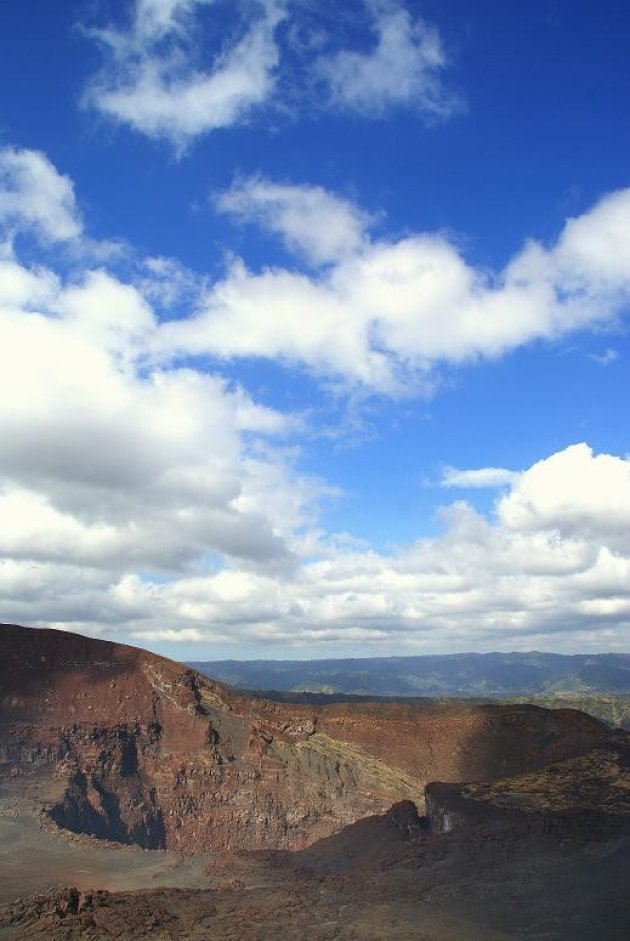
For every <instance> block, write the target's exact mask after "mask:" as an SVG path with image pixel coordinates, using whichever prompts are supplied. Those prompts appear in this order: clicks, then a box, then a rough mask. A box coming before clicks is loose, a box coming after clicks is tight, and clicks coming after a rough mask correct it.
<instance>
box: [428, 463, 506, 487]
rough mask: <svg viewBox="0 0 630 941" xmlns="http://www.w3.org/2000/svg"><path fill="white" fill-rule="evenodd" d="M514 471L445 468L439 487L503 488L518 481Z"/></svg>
mask: <svg viewBox="0 0 630 941" xmlns="http://www.w3.org/2000/svg"><path fill="white" fill-rule="evenodd" d="M518 476H519V475H518V474H517V473H516V472H515V471H511V470H507V469H506V468H505V467H479V468H476V469H475V470H458V469H457V468H456V467H445V468H444V470H443V473H442V480H441V481H440V486H442V487H463V488H466V487H472V488H476V487H491V488H494V487H505V486H507V485H508V484H512V483H514V482H515V481H516V480H517V479H518Z"/></svg>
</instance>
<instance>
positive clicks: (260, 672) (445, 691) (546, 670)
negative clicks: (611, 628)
mask: <svg viewBox="0 0 630 941" xmlns="http://www.w3.org/2000/svg"><path fill="white" fill-rule="evenodd" d="M190 666H191V667H193V668H194V669H195V670H198V671H199V672H200V673H204V674H206V675H207V676H210V677H212V678H214V679H216V680H220V681H221V682H223V683H228V684H230V685H231V686H236V687H238V688H241V689H248V690H265V691H267V690H278V691H280V692H282V691H285V692H296V693H300V692H304V693H325V694H345V695H356V696H394V697H399V696H405V697H424V696H427V697H449V696H457V697H459V696H472V697H482V698H486V697H497V698H506V697H513V696H541V695H554V694H557V693H570V694H574V695H587V694H593V695H598V694H616V695H630V654H575V655H572V656H566V655H562V654H552V653H538V652H531V653H487V654H476V653H466V654H446V655H442V656H419V657H368V658H365V659H344V660H216V661H207V662H195V663H191V664H190Z"/></svg>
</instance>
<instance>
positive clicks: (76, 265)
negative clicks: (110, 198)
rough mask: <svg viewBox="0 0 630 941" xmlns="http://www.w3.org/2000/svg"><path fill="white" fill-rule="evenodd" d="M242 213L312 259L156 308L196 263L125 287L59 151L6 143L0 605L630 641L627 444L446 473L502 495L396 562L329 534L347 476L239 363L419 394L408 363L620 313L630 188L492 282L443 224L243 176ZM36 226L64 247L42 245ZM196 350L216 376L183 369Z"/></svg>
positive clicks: (0, 215)
mask: <svg viewBox="0 0 630 941" xmlns="http://www.w3.org/2000/svg"><path fill="white" fill-rule="evenodd" d="M221 209H222V210H223V211H226V212H230V213H232V214H235V215H237V216H238V217H239V218H241V219H242V220H249V219H251V220H254V221H256V222H258V223H259V224H262V225H264V226H265V227H266V228H268V229H269V230H270V231H271V232H272V233H274V234H275V236H276V237H279V238H281V239H283V240H285V242H286V244H287V246H288V248H289V249H290V250H291V251H297V252H299V253H301V254H302V255H303V256H304V259H305V261H304V265H305V267H304V268H302V269H300V270H299V272H298V271H296V270H289V269H286V270H278V269H274V270H269V271H264V272H261V273H250V272H248V271H247V270H246V269H245V268H244V266H243V265H239V266H237V267H236V268H233V269H231V270H230V271H229V272H228V274H227V275H226V278H225V279H224V280H223V281H221V282H219V283H218V284H210V285H207V284H205V282H203V279H200V286H199V288H198V294H197V302H196V304H195V307H194V309H193V310H190V311H189V312H188V316H187V317H184V318H183V319H180V320H178V321H177V322H169V321H160V319H159V318H158V316H157V314H156V311H155V308H154V302H153V298H154V297H155V295H156V294H157V293H158V291H157V290H156V285H157V284H158V283H159V293H162V294H164V289H165V288H169V289H170V291H171V293H172V296H178V292H179V291H180V290H181V285H180V281H181V278H182V272H181V270H180V269H179V268H178V266H177V264H176V263H175V262H174V261H172V260H164V259H162V260H155V259H153V260H147V259H139V260H138V263H137V274H136V276H134V277H133V278H131V279H127V280H124V279H122V278H121V277H120V275H118V274H117V273H116V272H115V270H113V269H112V268H111V267H105V266H103V264H102V262H99V263H95V262H94V261H93V260H91V259H90V256H89V252H90V251H93V252H94V253H95V254H96V255H98V254H99V252H98V246H94V245H92V246H90V244H89V242H88V240H87V238H86V236H84V235H83V225H82V222H81V216H80V211H79V208H78V205H77V202H76V199H75V196H74V192H73V188H72V184H71V181H69V180H68V179H67V178H66V177H64V176H62V175H61V174H59V173H58V171H57V170H56V169H55V167H54V166H53V165H52V164H51V163H50V161H48V159H47V158H46V157H45V156H44V155H43V154H39V153H36V152H33V151H27V150H16V149H10V148H5V149H3V150H1V151H0V222H1V223H2V224H3V233H4V235H3V238H4V240H3V242H2V245H3V248H2V254H1V255H0V335H1V342H0V438H1V439H2V442H3V447H2V449H1V451H0V560H1V561H0V604H1V608H2V611H3V618H4V619H5V620H12V621H17V622H25V623H49V624H50V623H52V624H56V625H58V626H66V627H75V628H76V629H82V630H85V631H88V632H92V633H102V632H106V633H107V634H108V635H115V634H116V635H118V636H120V637H122V638H127V639H132V640H135V641H138V642H141V643H145V644H154V643H159V642H161V641H164V642H167V641H177V640H180V641H189V642H191V641H193V642H194V641H204V640H207V641H216V642H221V643H230V644H236V643H238V642H245V643H248V644H250V645H258V646H259V647H267V648H268V649H269V650H270V651H271V650H273V648H274V645H276V646H277V647H283V648H284V649H286V648H287V647H291V646H297V647H299V646H305V647H306V648H308V649H311V650H315V649H317V650H319V651H322V650H324V649H326V648H327V647H329V646H330V647H331V649H332V648H334V647H335V646H336V647H337V648H338V647H342V646H343V645H344V644H347V645H351V644H353V643H356V642H358V641H359V642H361V643H362V644H364V645H366V646H364V647H363V648H362V649H363V650H365V651H366V652H368V650H375V651H377V650H386V649H387V644H388V642H390V641H391V639H392V638H396V643H397V649H404V648H408V649H412V648H414V649H420V650H422V649H431V650H438V649H447V648H450V649H466V648H470V647H473V646H475V647H477V649H490V648H495V647H504V648H505V647H514V648H518V647H520V648H521V649H522V648H523V647H527V648H531V647H532V646H545V647H547V648H553V647H555V646H565V645H566V638H567V635H569V636H570V637H571V638H572V639H573V643H574V644H575V645H576V646H580V647H581V648H583V649H589V648H590V647H592V648H594V649H598V648H601V647H602V646H603V645H605V646H607V647H610V648H611V649H614V648H615V647H624V646H625V647H627V646H628V643H629V642H630V578H629V576H630V541H629V538H628V533H629V532H630V525H629V524H630V462H629V461H628V460H627V458H625V457H623V456H617V455H610V454H608V455H606V454H601V455H594V454H593V453H592V451H591V450H590V449H589V447H588V446H587V445H586V444H577V445H574V446H572V447H569V448H565V449H564V450H561V451H559V452H557V453H556V454H552V455H546V456H542V459H541V460H540V461H538V462H537V463H535V464H533V466H531V467H529V468H519V469H514V470H512V471H510V472H506V471H504V470H503V469H501V468H477V469H475V470H474V471H471V470H466V469H463V470H458V471H454V470H453V469H450V471H451V473H450V476H449V474H448V473H447V474H445V482H447V483H448V485H449V486H450V487H453V486H471V485H473V486H474V485H481V484H483V485H486V486H487V485H499V486H500V487H501V488H503V489H502V490H501V491H500V493H499V495H498V496H497V499H496V501H495V503H494V506H493V510H492V512H491V513H489V514H487V515H484V514H480V513H479V512H477V511H476V510H475V509H474V508H473V507H472V506H471V505H470V504H469V503H467V502H465V501H456V502H454V503H450V504H449V505H447V506H445V507H444V508H443V509H442V510H441V526H442V531H441V533H440V535H438V536H435V537H432V538H426V537H419V538H418V540H417V541H415V542H413V543H412V544H410V545H407V546H400V547H398V548H396V549H393V550H392V551H391V552H390V553H387V554H385V553H379V552H376V551H374V550H372V549H371V548H370V547H369V546H362V545H359V544H357V543H356V542H355V541H354V540H353V539H352V534H345V533H329V532H326V531H324V530H323V529H322V528H321V512H320V511H321V505H322V501H324V500H326V499H329V498H330V497H331V496H334V495H335V493H334V488H333V487H331V486H330V485H329V484H327V483H326V482H325V481H322V480H318V479H315V478H313V477H310V476H308V475H307V474H305V473H303V472H302V471H301V470H300V468H299V461H298V458H297V457H296V450H295V445H296V444H299V441H300V440H301V438H302V436H303V435H304V434H305V433H306V430H305V428H304V427H303V424H302V421H303V420H302V419H301V418H300V417H298V416H294V415H289V414H283V413H280V412H278V411H276V410H274V409H271V408H269V407H266V406H264V405H262V404H261V403H258V402H256V401H255V400H254V399H253V398H252V397H251V396H250V395H249V394H248V393H247V392H246V391H245V390H244V389H242V388H240V387H238V386H235V385H234V384H231V383H229V382H228V381H227V380H226V378H225V377H224V376H223V375H221V372H220V365H221V361H222V358H225V357H232V356H239V355H245V354H247V355H257V356H266V357H269V358H273V359H277V360H280V361H281V362H282V361H289V362H297V363H299V364H301V365H303V366H305V367H307V368H309V369H311V370H312V371H313V372H314V373H315V374H316V375H317V376H320V377H322V378H324V379H325V380H330V379H337V380H342V381H343V384H344V387H345V388H349V389H351V388H353V387H354V386H356V384H357V383H358V382H361V383H362V384H363V385H364V386H365V387H366V388H367V389H368V390H370V391H372V392H373V391H379V392H381V393H383V392H386V393H388V394H393V395H396V394H400V393H401V389H400V387H399V377H400V374H403V373H404V375H405V376H406V377H407V379H408V380H409V378H410V377H411V378H413V377H415V376H416V374H417V373H418V371H419V372H420V373H422V375H426V374H427V372H429V371H430V368H431V367H432V365H434V364H435V363H439V362H440V361H441V360H443V359H447V360H450V361H452V362H459V361H461V360H462V359H466V358H475V357H478V356H498V355H501V354H504V353H506V352H507V351H509V350H510V349H514V348H516V347H517V346H518V345H519V344H521V343H524V342H527V341H528V340H530V339H531V338H532V337H534V336H537V337H540V338H545V337H550V336H556V335H558V334H560V333H568V332H569V331H571V330H574V329H576V328H580V327H583V326H586V325H589V324H596V323H603V322H611V320H613V319H614V318H615V317H616V316H620V315H621V313H622V310H623V304H624V302H625V301H626V300H627V296H628V294H627V292H628V273H627V272H628V270H630V268H629V266H628V255H627V253H628V245H629V244H630V239H628V238H627V237H626V238H625V240H624V236H627V232H628V225H629V218H630V196H629V194H628V191H620V192H618V193H614V194H611V195H610V196H608V197H605V198H604V199H603V200H602V201H601V202H600V203H598V204H597V205H596V206H595V207H594V208H593V209H592V210H590V211H589V212H587V213H586V214H584V215H583V216H580V217H578V218H576V219H573V220H569V221H568V222H567V223H566V225H565V227H564V229H563V230H562V233H561V235H560V236H559V238H558V240H557V241H556V243H555V244H554V245H553V246H551V247H550V248H544V247H543V246H541V245H539V244H538V243H535V242H530V243H528V244H527V245H526V246H525V248H524V249H523V251H522V252H521V253H519V255H518V256H517V257H516V258H515V259H514V260H513V261H512V262H511V263H510V264H509V265H508V266H507V268H506V270H505V271H504V272H502V273H501V274H499V275H497V276H496V277H495V278H492V279H488V276H487V275H482V274H481V273H480V272H476V271H475V270H474V269H472V268H471V267H470V266H469V265H467V264H466V263H465V262H464V260H463V259H462V258H461V256H460V254H459V253H458V252H457V250H456V249H455V247H454V246H453V245H451V244H450V243H448V242H447V241H445V239H444V238H443V237H440V236H436V235H433V234H421V235H411V236H407V237H405V238H403V239H401V240H399V241H397V242H396V241H394V242H385V241H378V240H373V239H372V238H371V237H370V235H369V228H368V226H369V219H368V216H367V215H366V214H365V213H364V212H363V211H362V210H360V209H358V208H357V207H355V206H353V205H352V204H351V203H349V202H347V201H343V200H339V198H338V197H336V196H334V195H333V194H329V193H326V192H325V191H323V190H318V189H316V188H312V187H287V186H281V185H279V184H273V183H271V182H270V181H265V180H260V179H257V180H255V181H240V182H239V183H238V184H237V185H236V186H235V187H234V188H233V189H232V190H231V191H230V192H229V193H228V194H225V195H224V197H223V198H222V200H221ZM33 238H35V239H37V240H39V243H40V250H41V252H45V251H48V252H49V259H50V260H49V262H48V263H46V264H45V263H44V262H43V261H40V262H39V263H38V264H32V263H28V262H27V261H26V260H25V258H24V257H22V252H21V246H22V245H23V244H25V243H24V240H25V239H28V240H32V239H33ZM29 244H30V243H29ZM51 245H52V246H53V248H51ZM66 245H69V246H70V247H71V248H72V251H71V252H70V253H69V254H67V255H65V256H64V260H63V265H57V266H56V265H55V264H54V258H55V257H56V252H58V251H63V249H64V246H66ZM53 249H54V250H53ZM42 258H43V255H42ZM191 277H193V276H192V275H191ZM296 285H298V287H299V291H297V293H296ZM444 285H446V287H445V286H444ZM166 296H169V295H168V291H167V292H166ZM254 301H255V302H256V305H257V306H256V307H254ZM342 301H343V303H344V305H345V306H344V311H345V316H344V319H343V321H341V320H340V319H339V317H338V310H339V307H338V305H339V304H340V303H341V302H342ZM313 305H314V306H313ZM255 310H256V311H257V312H258V319H257V321H256V322H257V323H258V330H256V323H255V321H254V319H253V313H254V311H255ZM272 315H273V316H272ZM273 323H279V324H280V327H278V328H277V329H276V331H275V332H274V333H273V335H272V334H271V333H270V330H271V326H272V324H273ZM237 326H238V329H236V327H237ZM298 327H301V332H299V331H298ZM221 328H223V329H221ZM342 328H343V329H344V330H345V329H347V330H348V331H349V334H348V336H347V337H346V336H345V335H341V336H340V330H342ZM237 341H238V342H237ZM243 344H246V346H247V348H246V349H245V348H244V346H243ZM200 351H203V352H204V353H208V352H210V353H214V354H215V355H216V357H217V359H216V360H215V368H214V370H211V371H208V364H207V363H204V364H203V365H199V366H196V365H195V361H194V360H193V361H192V362H190V361H189V362H187V364H186V366H181V365H178V361H177V358H176V356H177V354H178V353H180V352H184V353H185V354H186V356H187V357H189V356H190V355H191V353H195V352H200ZM418 389H419V386H418V385H416V386H415V391H416V392H418ZM408 391H409V390H405V392H408ZM458 475H459V476H458ZM337 498H341V495H339V494H337ZM419 529H421V521H419Z"/></svg>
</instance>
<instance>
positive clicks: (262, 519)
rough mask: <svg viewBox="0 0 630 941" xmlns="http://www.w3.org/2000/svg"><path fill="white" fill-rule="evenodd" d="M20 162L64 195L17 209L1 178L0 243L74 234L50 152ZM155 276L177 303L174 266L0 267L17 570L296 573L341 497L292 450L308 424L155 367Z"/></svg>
mask: <svg viewBox="0 0 630 941" xmlns="http://www.w3.org/2000/svg"><path fill="white" fill-rule="evenodd" d="M16 155H17V157H18V158H19V159H18V160H17V162H16V160H15V159H14V158H15V156H16ZM4 156H6V154H5V155H4ZM9 158H10V160H9V162H8V165H9V166H11V167H14V166H17V167H18V168H20V169H21V168H23V167H27V168H33V167H35V168H36V170H37V171H38V172H39V171H42V172H44V178H45V179H46V180H47V181H50V180H52V181H53V182H56V181H61V182H62V184H63V185H61V186H60V187H58V188H57V189H55V187H54V186H49V187H48V188H47V189H46V192H48V193H53V195H54V196H55V199H52V198H51V199H49V200H48V202H47V203H44V202H42V201H41V200H40V199H39V197H38V192H39V191H37V192H36V193H35V197H37V198H35V197H33V199H32V200H30V201H29V193H28V192H26V194H25V196H24V200H22V199H21V195H22V194H20V199H18V198H17V197H16V198H15V199H13V196H14V194H15V191H16V188H15V186H14V178H13V177H10V178H9V179H8V180H7V179H3V180H2V181H0V205H2V206H5V207H6V206H8V207H10V211H9V210H7V211H6V212H5V214H4V216H3V217H1V218H0V234H2V233H1V227H2V223H4V226H5V231H4V234H5V235H6V233H7V232H9V233H10V232H11V230H12V228H13V227H14V226H15V225H16V224H20V225H30V224H31V222H32V221H33V220H35V222H36V223H37V225H39V226H40V227H42V228H43V231H44V232H45V233H46V234H47V235H48V234H50V235H52V234H54V233H56V234H57V235H58V236H59V237H65V236H66V235H67V236H68V237H70V235H73V236H74V235H75V233H76V228H72V227H71V226H70V225H69V220H72V219H74V216H75V214H76V207H75V205H74V202H73V200H70V199H69V196H70V195H71V194H72V187H71V184H70V183H69V182H68V181H67V180H65V178H63V177H61V176H60V175H59V174H58V173H57V172H56V171H55V170H54V168H53V167H52V165H50V164H49V163H48V161H47V160H46V158H44V157H42V155H40V154H37V153H33V152H30V151H10V152H9ZM42 168H43V170H42ZM7 195H8V197H10V198H5V197H7ZM30 195H31V196H33V194H30ZM32 206H35V207H36V208H35V209H33V208H32ZM60 207H62V208H63V207H66V208H68V212H70V210H72V215H68V217H67V218H66V216H64V215H63V214H61V215H60ZM79 255H80V253H79ZM66 261H67V259H66ZM155 279H157V280H158V282H160V283H162V282H163V281H164V280H167V281H173V282H174V286H173V291H174V294H175V295H178V294H179V293H181V291H182V290H185V289H187V288H188V284H187V282H186V278H185V276H184V274H183V273H182V269H181V268H180V267H179V266H178V265H177V264H176V263H174V262H173V263H169V261H168V260H167V259H149V260H147V261H146V262H145V264H144V265H143V266H141V273H140V275H139V277H138V279H137V283H134V282H131V281H122V280H121V279H120V278H119V277H118V276H117V275H116V274H114V273H113V272H111V271H108V270H106V269H105V268H102V267H100V268H90V267H84V264H83V262H77V263H76V264H75V265H74V267H72V265H71V268H70V270H69V271H64V274H63V275H62V274H60V273H59V272H55V271H53V270H51V269H50V268H47V267H45V266H44V265H42V264H38V265H31V264H28V263H26V262H24V261H23V260H21V259H20V257H19V255H18V254H17V249H16V248H15V247H14V248H11V249H10V250H9V251H8V252H6V253H5V255H4V257H2V258H0V440H2V448H1V449H0V557H3V558H4V559H5V560H11V561H12V562H14V563H17V562H20V563H21V562H23V563H24V564H28V565H31V564H33V565H36V566H39V567H41V566H47V567H48V568H46V571H53V569H52V568H50V567H51V566H53V567H54V566H62V567H63V566H65V567H68V566H72V567H76V568H77V569H78V568H81V569H83V568H86V569H93V570H98V571H101V572H108V573H109V575H108V576H107V577H108V578H109V579H111V578H112V577H114V576H115V575H116V573H119V574H122V573H124V572H126V571H127V570H128V569H129V568H131V569H133V570H139V571H148V572H153V573H155V572H171V573H172V572H174V571H186V570H194V568H195V566H197V565H200V564H204V565H212V564H220V561H221V559H224V558H226V557H227V558H247V559H248V560H249V564H251V565H253V566H254V567H256V566H260V567H263V568H264V567H265V566H271V567H274V566H280V567H282V566H285V567H286V566H289V565H291V564H293V559H294V557H295V554H296V552H297V551H298V547H299V542H300V539H303V538H304V533H305V532H306V531H307V530H308V528H309V526H310V523H311V516H312V513H313V509H312V508H313V507H314V506H315V505H316V504H317V502H318V500H319V499H320V498H321V496H322V495H323V494H324V493H329V492H330V491H329V488H327V487H325V486H324V485H323V484H320V482H319V481H317V480H315V479H312V478H308V477H306V476H303V475H301V474H300V473H299V472H298V471H297V469H296V467H295V459H294V456H293V454H292V452H291V450H290V449H289V448H286V447H285V444H286V439H288V438H290V437H291V435H292V434H293V433H294V432H295V431H296V430H297V429H298V428H299V427H300V425H299V421H298V420H297V419H294V418H293V417H292V416H290V415H283V414H281V413H280V412H277V411H275V410H274V409H271V408H269V407H266V406H265V405H263V404H261V403H259V402H256V401H254V400H253V399H252V398H251V397H250V396H249V395H248V393H247V392H246V391H245V390H244V389H242V388H240V387H239V386H237V385H235V384H233V383H229V382H228V381H227V380H226V379H225V378H222V377H220V376H218V375H216V374H211V373H208V372H207V371H206V370H196V369H194V368H191V367H190V368H184V367H177V366H175V365H173V364H172V363H170V362H162V363H161V364H159V365H156V364H155V363H154V362H153V361H152V359H151V356H150V352H149V351H150V347H151V345H152V343H153V341H154V339H155V336H156V335H157V333H158V330H159V326H158V320H157V318H156V315H155V311H154V309H153V306H152V301H151V298H152V296H153V294H154V288H155ZM182 279H183V280H184V281H185V282H186V287H185V289H184V288H182V286H181V281H182ZM300 530H301V534H300V535H296V532H297V531H300ZM213 560H214V561H213ZM7 571H8V570H7V569H5V570H4V572H5V574H6V572H7ZM11 571H12V572H14V570H13V569H11ZM55 571H56V569H55ZM65 571H66V569H65V568H64V572H65ZM12 577H13V576H12ZM64 577H65V575H64ZM99 585H102V581H101V582H99Z"/></svg>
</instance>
